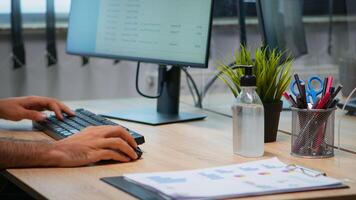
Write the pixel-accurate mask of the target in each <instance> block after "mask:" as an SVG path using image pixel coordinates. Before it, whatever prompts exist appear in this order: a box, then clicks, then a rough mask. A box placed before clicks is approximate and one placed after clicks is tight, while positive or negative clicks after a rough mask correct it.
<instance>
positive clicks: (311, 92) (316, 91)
mask: <svg viewBox="0 0 356 200" xmlns="http://www.w3.org/2000/svg"><path fill="white" fill-rule="evenodd" d="M313 81H316V82H317V83H318V84H319V85H320V87H319V88H315V87H314V86H313V83H312V82H313ZM300 82H301V83H303V82H304V81H303V80H300ZM296 84H297V82H296V80H294V81H293V82H292V83H291V84H290V91H291V93H292V94H293V95H294V96H298V94H299V92H296V90H295V85H296ZM323 89H324V81H322V80H321V78H320V77H318V76H312V77H310V78H309V80H308V89H305V92H306V96H307V103H310V100H309V97H311V98H312V100H313V103H315V102H316V101H317V98H318V96H319V95H320V94H321V93H322V92H323Z"/></svg>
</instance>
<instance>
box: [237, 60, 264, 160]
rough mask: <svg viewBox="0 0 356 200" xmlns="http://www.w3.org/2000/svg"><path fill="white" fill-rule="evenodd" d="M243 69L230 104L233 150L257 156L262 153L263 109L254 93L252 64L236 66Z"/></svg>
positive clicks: (245, 154)
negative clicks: (242, 74)
mask: <svg viewBox="0 0 356 200" xmlns="http://www.w3.org/2000/svg"><path fill="white" fill-rule="evenodd" d="M237 67H239V68H244V69H245V75H244V76H242V77H241V78H240V86H241V88H240V89H241V92H240V94H239V95H238V96H237V97H236V100H235V103H234V104H233V106H232V113H233V150H234V153H235V154H238V155H241V156H244V157H259V156H262V155H263V153H264V127H265V126H264V110H263V104H262V101H261V99H260V97H259V96H258V94H257V93H256V77H255V76H254V75H253V74H252V69H253V66H242V65H241V66H240V65H239V66H237Z"/></svg>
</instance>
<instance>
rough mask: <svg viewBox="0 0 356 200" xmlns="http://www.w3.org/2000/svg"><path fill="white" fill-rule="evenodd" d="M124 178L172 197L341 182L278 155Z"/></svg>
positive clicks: (238, 193) (292, 188)
mask: <svg viewBox="0 0 356 200" xmlns="http://www.w3.org/2000/svg"><path fill="white" fill-rule="evenodd" d="M124 177H125V178H127V179H129V180H130V181H133V182H136V183H138V184H140V185H142V186H144V187H148V188H150V189H153V190H156V191H158V192H161V193H164V194H166V195H168V196H171V197H174V198H212V197H228V196H249V195H252V194H256V195H258V194H268V193H275V192H278V191H286V192H287V191H297V190H300V189H303V188H315V187H320V186H329V185H337V184H341V182H340V181H339V180H336V179H333V178H329V177H326V176H318V177H313V176H310V175H306V174H305V173H303V172H302V171H301V170H300V169H298V168H296V169H291V168H288V167H287V165H286V164H284V163H282V162H281V161H279V160H278V159H277V158H272V159H266V160H260V161H255V162H249V163H244V164H237V165H230V166H223V167H216V168H207V169H199V170H189V171H174V172H159V173H140V174H125V175H124Z"/></svg>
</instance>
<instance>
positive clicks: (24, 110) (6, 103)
mask: <svg viewBox="0 0 356 200" xmlns="http://www.w3.org/2000/svg"><path fill="white" fill-rule="evenodd" d="M44 110H50V111H53V112H54V113H55V114H56V116H57V118H58V119H63V115H62V112H64V113H67V114H68V115H70V116H72V115H75V113H74V112H73V111H71V110H70V109H69V108H68V107H67V106H65V105H64V104H63V103H61V102H60V101H58V100H56V99H52V98H48V97H38V96H29V97H17V98H8V99H2V100H0V118H3V119H7V120H12V121H20V120H22V119H30V120H34V121H43V120H45V119H46V115H44V114H43V113H41V111H44Z"/></svg>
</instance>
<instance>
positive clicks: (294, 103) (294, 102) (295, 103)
mask: <svg viewBox="0 0 356 200" xmlns="http://www.w3.org/2000/svg"><path fill="white" fill-rule="evenodd" d="M289 97H290V100H291V101H292V102H293V105H294V107H296V106H297V102H296V101H295V100H294V98H293V96H292V95H291V94H289Z"/></svg>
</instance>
